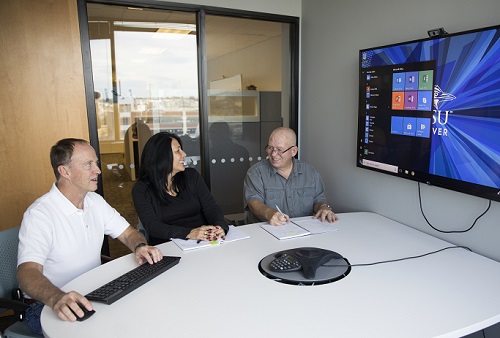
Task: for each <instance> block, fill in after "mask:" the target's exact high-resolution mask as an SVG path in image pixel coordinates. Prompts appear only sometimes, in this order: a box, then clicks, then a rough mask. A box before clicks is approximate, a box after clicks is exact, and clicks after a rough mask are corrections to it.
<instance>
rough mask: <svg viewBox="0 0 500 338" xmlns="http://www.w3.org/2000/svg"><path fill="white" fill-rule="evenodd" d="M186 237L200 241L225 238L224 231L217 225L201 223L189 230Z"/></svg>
mask: <svg viewBox="0 0 500 338" xmlns="http://www.w3.org/2000/svg"><path fill="white" fill-rule="evenodd" d="M186 237H187V238H190V239H196V240H202V241H216V240H218V239H226V233H225V232H224V229H222V228H221V227H220V226H218V225H202V226H201V227H199V228H195V229H193V230H191V232H189V234H188V235H187V236H186Z"/></svg>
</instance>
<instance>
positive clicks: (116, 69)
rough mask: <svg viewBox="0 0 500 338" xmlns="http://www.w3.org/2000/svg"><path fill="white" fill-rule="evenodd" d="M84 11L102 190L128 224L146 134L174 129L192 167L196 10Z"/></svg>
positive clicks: (90, 7) (95, 7)
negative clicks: (88, 42) (88, 44)
mask: <svg viewBox="0 0 500 338" xmlns="http://www.w3.org/2000/svg"><path fill="white" fill-rule="evenodd" d="M87 13H88V27H89V36H90V50H91V59H92V71H93V74H92V77H93V83H94V98H95V106H96V118H97V133H98V138H99V149H100V159H101V167H102V182H103V190H104V194H105V197H106V200H107V201H108V202H109V203H110V204H111V205H112V206H113V207H114V208H115V209H117V210H118V212H120V214H122V216H124V217H125V218H126V219H127V221H128V222H129V223H130V224H132V225H134V226H135V225H137V224H138V217H137V214H136V212H135V208H134V205H133V202H132V195H131V191H132V187H133V185H134V183H135V180H136V179H137V177H138V174H139V164H140V163H139V162H140V156H141V152H142V149H143V147H144V145H145V143H146V141H147V140H148V139H149V137H151V136H152V135H153V134H155V133H158V132H159V131H169V132H173V133H175V134H177V135H179V136H181V138H182V139H183V141H184V146H185V150H186V152H187V153H188V156H191V157H190V158H189V159H187V161H188V162H189V164H190V165H192V166H195V167H198V168H199V166H198V165H197V164H198V162H199V158H200V148H199V116H200V113H199V100H198V67H197V42H196V15H195V14H194V13H187V12H179V11H168V10H152V9H142V8H131V7H123V6H114V5H102V4H93V3H88V4H87ZM111 248H113V246H111Z"/></svg>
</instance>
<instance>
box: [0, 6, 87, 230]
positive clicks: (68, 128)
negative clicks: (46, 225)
mask: <svg viewBox="0 0 500 338" xmlns="http://www.w3.org/2000/svg"><path fill="white" fill-rule="evenodd" d="M0 46H1V49H0V126H1V131H0V187H1V191H2V192H1V195H0V196H1V197H0V230H3V229H8V228H12V227H16V226H19V225H20V223H21V219H22V215H23V213H24V211H25V210H26V208H27V207H28V206H29V205H30V204H31V203H32V202H33V201H34V200H35V199H36V198H38V197H39V196H41V195H43V194H44V193H46V192H47V191H48V190H49V189H50V187H51V184H52V183H53V182H54V174H53V172H52V168H51V166H50V160H49V151H50V147H51V146H52V145H53V144H54V143H55V142H57V140H59V139H61V138H64V137H78V138H84V139H87V140H88V138H89V136H88V135H89V133H88V123H87V111H86V106H85V91H84V83H83V66H82V56H81V45H80V33H79V28H78V13H77V6H76V0H1V1H0Z"/></svg>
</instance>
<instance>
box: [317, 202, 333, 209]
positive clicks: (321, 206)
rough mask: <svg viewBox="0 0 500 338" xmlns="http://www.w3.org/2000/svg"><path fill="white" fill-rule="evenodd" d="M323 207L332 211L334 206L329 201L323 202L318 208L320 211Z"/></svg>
mask: <svg viewBox="0 0 500 338" xmlns="http://www.w3.org/2000/svg"><path fill="white" fill-rule="evenodd" d="M321 209H328V210H330V211H332V207H331V206H330V205H329V204H328V203H323V204H321V205H320V206H319V208H318V211H320V210H321Z"/></svg>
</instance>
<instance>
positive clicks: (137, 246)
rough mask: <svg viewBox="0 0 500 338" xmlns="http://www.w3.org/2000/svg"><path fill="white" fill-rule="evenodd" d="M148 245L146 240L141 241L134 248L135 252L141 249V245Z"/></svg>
mask: <svg viewBox="0 0 500 338" xmlns="http://www.w3.org/2000/svg"><path fill="white" fill-rule="evenodd" d="M146 245H147V244H146V243H144V242H141V243H139V244H137V245H136V246H135V248H134V253H135V252H136V251H137V249H139V248H140V247H141V246H146Z"/></svg>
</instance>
